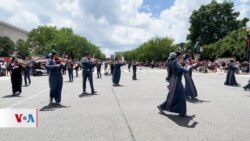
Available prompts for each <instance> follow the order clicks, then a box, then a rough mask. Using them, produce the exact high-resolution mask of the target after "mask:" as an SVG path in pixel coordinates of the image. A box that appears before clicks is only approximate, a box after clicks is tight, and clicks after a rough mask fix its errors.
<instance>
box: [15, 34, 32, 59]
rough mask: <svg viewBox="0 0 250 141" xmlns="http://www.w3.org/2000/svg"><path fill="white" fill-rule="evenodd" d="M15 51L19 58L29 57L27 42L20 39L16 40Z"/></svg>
mask: <svg viewBox="0 0 250 141" xmlns="http://www.w3.org/2000/svg"><path fill="white" fill-rule="evenodd" d="M16 53H17V57H18V58H21V59H25V57H30V51H29V45H28V43H27V42H26V41H24V40H22V39H19V40H18V41H17V42H16Z"/></svg>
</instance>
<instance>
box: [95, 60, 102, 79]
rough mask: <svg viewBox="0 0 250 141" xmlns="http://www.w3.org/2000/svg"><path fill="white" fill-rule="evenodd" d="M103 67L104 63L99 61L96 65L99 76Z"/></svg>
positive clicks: (99, 76) (98, 76)
mask: <svg viewBox="0 0 250 141" xmlns="http://www.w3.org/2000/svg"><path fill="white" fill-rule="evenodd" d="M101 67H102V63H98V64H97V65H96V70H97V78H101V77H102V74H101Z"/></svg>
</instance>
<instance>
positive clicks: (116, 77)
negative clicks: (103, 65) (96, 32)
mask: <svg viewBox="0 0 250 141" xmlns="http://www.w3.org/2000/svg"><path fill="white" fill-rule="evenodd" d="M123 65H124V60H119V59H118V58H117V57H116V59H115V63H114V72H113V78H112V80H113V86H114V87H116V86H120V84H119V82H120V78H121V66H123Z"/></svg>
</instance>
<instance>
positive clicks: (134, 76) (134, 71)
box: [132, 70, 137, 80]
mask: <svg viewBox="0 0 250 141" xmlns="http://www.w3.org/2000/svg"><path fill="white" fill-rule="evenodd" d="M132 79H133V80H136V79H137V78H136V70H133V77H132Z"/></svg>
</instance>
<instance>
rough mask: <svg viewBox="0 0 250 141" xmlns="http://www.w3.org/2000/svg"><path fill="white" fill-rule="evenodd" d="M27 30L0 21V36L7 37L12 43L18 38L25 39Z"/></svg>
mask: <svg viewBox="0 0 250 141" xmlns="http://www.w3.org/2000/svg"><path fill="white" fill-rule="evenodd" d="M27 34H28V32H27V31H25V30H23V29H21V28H19V27H16V26H14V25H11V24H8V23H5V22H2V21H0V36H7V37H9V38H10V39H11V40H12V41H13V42H14V43H16V42H17V40H19V39H23V40H26V39H27Z"/></svg>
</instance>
